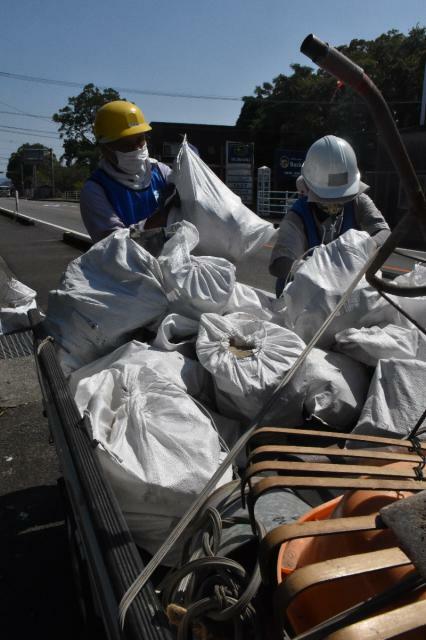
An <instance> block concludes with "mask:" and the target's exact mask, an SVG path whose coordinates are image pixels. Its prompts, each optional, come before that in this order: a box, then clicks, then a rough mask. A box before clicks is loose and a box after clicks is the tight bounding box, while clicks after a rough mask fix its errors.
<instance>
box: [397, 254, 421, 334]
mask: <svg viewBox="0 0 426 640" xmlns="http://www.w3.org/2000/svg"><path fill="white" fill-rule="evenodd" d="M393 282H394V284H396V285H398V286H404V287H424V286H426V266H425V265H424V264H415V265H414V268H413V270H412V271H410V272H409V273H405V274H404V275H402V276H398V277H397V278H395V279H394V281H393ZM391 298H392V299H393V300H394V301H395V302H396V303H397V304H398V305H399V306H400V307H401V308H402V309H403V310H404V311H406V312H407V313H408V314H409V315H410V316H411V317H412V318H413V319H414V320H416V321H417V322H418V323H419V324H420V325H421V326H422V327H425V328H426V296H421V297H420V296H419V297H417V298H411V297H401V296H394V295H392V296H391ZM408 326H410V327H411V326H412V324H411V323H409V324H408Z"/></svg>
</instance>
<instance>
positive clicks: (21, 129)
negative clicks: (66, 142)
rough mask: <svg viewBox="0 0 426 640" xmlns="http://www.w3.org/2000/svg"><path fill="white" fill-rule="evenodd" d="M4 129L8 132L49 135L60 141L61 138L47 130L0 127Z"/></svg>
mask: <svg viewBox="0 0 426 640" xmlns="http://www.w3.org/2000/svg"><path fill="white" fill-rule="evenodd" d="M0 127H1V128H2V129H7V130H8V131H21V132H23V133H30V132H31V133H47V134H48V135H49V136H54V137H55V138H58V139H59V136H58V135H56V134H55V133H54V132H53V131H46V129H26V128H25V127H11V126H9V125H5V124H2V125H0Z"/></svg>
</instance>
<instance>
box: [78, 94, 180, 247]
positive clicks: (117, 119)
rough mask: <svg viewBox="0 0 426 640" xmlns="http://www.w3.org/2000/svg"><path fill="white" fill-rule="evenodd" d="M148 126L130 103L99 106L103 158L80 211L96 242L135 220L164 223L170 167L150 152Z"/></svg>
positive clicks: (96, 129)
mask: <svg viewBox="0 0 426 640" xmlns="http://www.w3.org/2000/svg"><path fill="white" fill-rule="evenodd" d="M150 130H151V127H150V125H149V124H148V122H147V121H146V120H145V117H144V115H143V113H142V111H141V110H140V109H139V107H137V106H136V105H135V104H133V103H132V102H127V101H126V100H114V101H113V102H108V103H107V104H105V105H103V106H102V107H101V108H100V109H99V110H98V112H97V114H96V118H95V125H94V132H95V136H96V141H97V143H98V144H99V145H100V149H101V153H102V158H101V160H100V162H99V165H98V168H97V169H96V170H95V171H94V172H93V173H92V175H91V176H90V178H89V179H88V180H87V181H86V183H85V184H84V187H83V189H82V191H81V196H80V209H81V216H82V218H83V222H84V224H85V226H86V228H87V230H88V232H89V235H90V237H91V238H92V240H93V241H94V242H97V241H98V240H101V239H102V238H105V237H106V236H107V235H109V234H110V233H111V232H112V231H115V230H117V229H121V228H124V227H128V226H130V225H131V224H135V223H142V224H144V226H145V228H151V227H160V226H164V225H165V224H166V219H167V214H165V213H164V212H163V211H162V210H161V207H160V205H161V202H162V201H164V198H165V196H166V195H167V194H169V193H170V192H171V188H170V187H171V185H169V178H170V174H171V170H170V168H169V167H168V166H167V165H165V164H163V163H162V162H158V161H157V160H154V159H153V158H150V157H149V154H148V148H147V145H146V140H145V134H146V132H147V131H150ZM144 221H145V222H144Z"/></svg>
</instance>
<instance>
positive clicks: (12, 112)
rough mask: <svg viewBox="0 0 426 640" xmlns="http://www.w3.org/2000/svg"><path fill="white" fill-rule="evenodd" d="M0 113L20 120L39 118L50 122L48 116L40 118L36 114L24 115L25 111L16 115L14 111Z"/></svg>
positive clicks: (40, 116)
mask: <svg viewBox="0 0 426 640" xmlns="http://www.w3.org/2000/svg"><path fill="white" fill-rule="evenodd" d="M0 113H5V114H7V115H9V116H18V117H20V118H40V119H42V120H52V118H51V117H50V116H42V115H39V114H37V113H25V111H21V112H20V113H16V112H15V111H0Z"/></svg>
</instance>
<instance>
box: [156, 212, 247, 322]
mask: <svg viewBox="0 0 426 640" xmlns="http://www.w3.org/2000/svg"><path fill="white" fill-rule="evenodd" d="M168 232H169V233H172V234H173V235H172V237H171V238H170V239H169V240H168V241H167V242H166V244H165V245H164V247H163V249H162V251H161V254H160V256H159V257H158V262H159V265H160V268H161V271H162V274H163V282H164V287H165V292H166V295H167V299H168V302H169V310H170V311H171V312H173V313H179V314H182V315H185V316H188V317H190V318H195V319H199V317H200V316H201V314H202V313H208V312H216V313H220V312H221V311H222V309H223V308H224V307H225V306H226V304H227V303H228V301H229V298H230V297H231V294H232V291H233V289H234V284H235V267H234V265H233V264H231V263H230V262H229V261H228V260H225V259H224V258H215V257H211V256H201V257H196V256H192V255H191V251H192V250H193V249H194V248H195V247H196V246H197V244H198V239H199V236H198V231H197V229H196V228H195V227H194V225H192V224H191V223H189V222H182V223H179V224H175V225H172V226H171V227H168Z"/></svg>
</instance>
